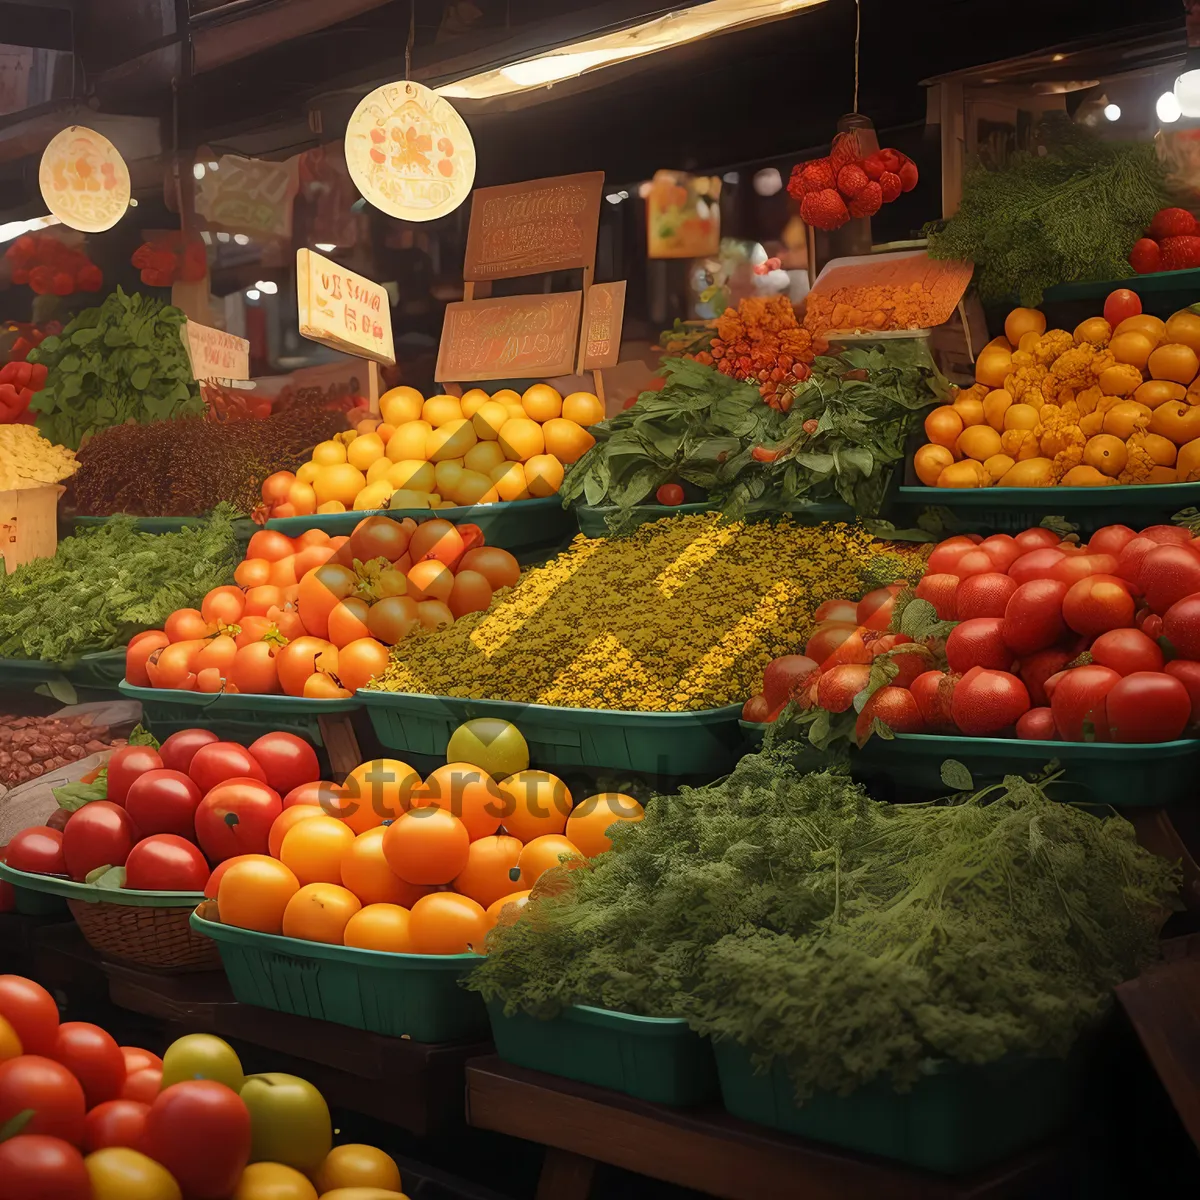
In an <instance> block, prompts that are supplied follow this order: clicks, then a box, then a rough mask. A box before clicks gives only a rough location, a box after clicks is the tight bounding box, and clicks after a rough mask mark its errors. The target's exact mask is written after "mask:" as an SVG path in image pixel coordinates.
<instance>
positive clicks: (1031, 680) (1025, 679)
mask: <svg viewBox="0 0 1200 1200" xmlns="http://www.w3.org/2000/svg"><path fill="white" fill-rule="evenodd" d="M1073 657H1074V656H1073V655H1071V654H1068V653H1067V652H1066V651H1065V650H1039V651H1038V652H1037V653H1036V654H1031V655H1030V656H1029V657H1028V658H1023V659H1021V660H1020V661H1019V662H1018V663H1017V664H1016V666H1015V667H1013V670H1014V671H1015V672H1016V674H1018V675H1019V676H1020V677H1021V682H1022V683H1023V684H1024V685H1025V687H1026V688H1027V689H1028V691H1029V703H1030V704H1032V705H1033V706H1034V707H1035V708H1038V707H1043V706H1045V705H1047V704H1049V703H1050V696H1049V694H1048V693H1047V691H1046V680H1047V679H1049V678H1050V676H1051V675H1057V674H1058V672H1059V671H1061V670H1062V669H1063V667H1065V666H1066V665H1067V663H1069V662H1070V661H1071V659H1072V658H1073Z"/></svg>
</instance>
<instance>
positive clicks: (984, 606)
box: [958, 571, 1017, 621]
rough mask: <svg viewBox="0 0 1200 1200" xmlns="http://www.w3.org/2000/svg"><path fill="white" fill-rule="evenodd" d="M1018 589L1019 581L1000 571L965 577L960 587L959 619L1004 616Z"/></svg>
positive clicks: (967, 619)
mask: <svg viewBox="0 0 1200 1200" xmlns="http://www.w3.org/2000/svg"><path fill="white" fill-rule="evenodd" d="M1016 590H1017V581H1016V580H1015V579H1010V578H1009V577H1008V576H1007V575H1002V574H1000V573H999V572H998V571H989V572H987V574H984V575H973V576H972V577H971V578H970V579H964V580H963V582H962V584H961V585H960V586H959V589H958V619H959V620H960V621H969V620H971V619H972V618H974V617H1002V616H1004V610H1005V609H1006V608H1007V607H1008V602H1009V600H1010V599H1011V597H1012V594H1013V593H1014V592H1015V591H1016Z"/></svg>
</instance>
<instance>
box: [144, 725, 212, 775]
mask: <svg viewBox="0 0 1200 1200" xmlns="http://www.w3.org/2000/svg"><path fill="white" fill-rule="evenodd" d="M220 740H221V739H220V738H219V737H217V735H216V734H215V733H213V732H212V731H211V730H208V729H181V730H179V731H178V732H177V733H173V734H171V736H170V737H169V738H167V740H166V741H165V742H163V744H162V745H161V746H159V748H158V754H159V757H160V758H161V759H162V760H163V766H164V767H169V768H170V769H171V770H172V771H185V772H186V771H187V770H188V768H189V767H190V766H191V765H192V757H193V755H194V754H195V753H196V751H197V750H199V749H200V747H201V746H207V745H209V744H210V743H212V742H219V741H220Z"/></svg>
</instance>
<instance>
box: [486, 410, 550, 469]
mask: <svg viewBox="0 0 1200 1200" xmlns="http://www.w3.org/2000/svg"><path fill="white" fill-rule="evenodd" d="M476 415H478V414H476ZM545 448H546V439H545V438H544V437H543V436H542V427H541V426H540V425H539V424H538V423H537V422H536V421H531V420H529V418H528V417H522V418H519V419H518V418H516V417H513V418H510V419H509V420H507V421H505V422H504V424H503V425H501V426H500V449H501V450H503V451H504V457H505V458H507V459H509V460H511V461H512V462H525V461H527V460H528V459H531V458H533V457H534V456H535V455H538V454H541V453H542V452H543V451H544V450H545Z"/></svg>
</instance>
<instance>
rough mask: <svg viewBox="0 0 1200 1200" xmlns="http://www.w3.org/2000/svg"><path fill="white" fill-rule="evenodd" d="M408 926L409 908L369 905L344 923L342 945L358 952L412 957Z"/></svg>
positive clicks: (392, 905) (396, 905) (411, 943)
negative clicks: (353, 947) (355, 947)
mask: <svg viewBox="0 0 1200 1200" xmlns="http://www.w3.org/2000/svg"><path fill="white" fill-rule="evenodd" d="M408 923H409V917H408V909H407V908H401V907H400V905H399V904H368V905H367V906H366V907H365V908H360V909H359V910H358V912H356V913H355V914H354V916H352V917H351V918H350V920H349V921H347V922H346V928H345V931H344V933H343V934H342V943H343V945H346V946H357V947H358V948H359V949H360V950H386V951H388V952H389V953H391V954H412V953H413V942H412V938H411V937H410V936H409V932H408Z"/></svg>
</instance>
